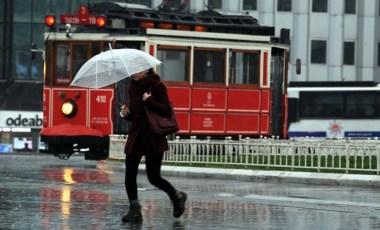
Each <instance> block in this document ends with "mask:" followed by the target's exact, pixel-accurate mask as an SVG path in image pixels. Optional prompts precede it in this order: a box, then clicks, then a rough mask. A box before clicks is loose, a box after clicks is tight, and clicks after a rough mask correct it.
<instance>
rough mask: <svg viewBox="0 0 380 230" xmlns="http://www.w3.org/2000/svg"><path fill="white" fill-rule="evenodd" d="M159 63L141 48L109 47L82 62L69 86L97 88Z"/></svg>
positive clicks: (159, 62)
mask: <svg viewBox="0 0 380 230" xmlns="http://www.w3.org/2000/svg"><path fill="white" fill-rule="evenodd" d="M159 64H161V61H160V60H158V59H157V58H155V57H153V56H151V55H150V54H148V53H145V52H143V51H141V50H136V49H111V50H108V51H106V52H103V53H100V54H98V55H96V56H94V57H92V58H91V59H90V60H88V61H87V62H86V63H84V65H83V66H82V67H81V68H80V69H79V71H78V73H77V74H76V75H75V78H74V80H73V81H72V82H71V84H70V86H79V87H85V88H96V89H98V88H102V87H105V86H107V85H111V84H113V83H116V82H118V81H120V80H123V79H124V78H126V77H129V76H131V75H133V74H135V73H138V72H141V71H144V70H147V69H150V68H153V67H155V66H157V65H159Z"/></svg>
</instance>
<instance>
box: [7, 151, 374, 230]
mask: <svg viewBox="0 0 380 230" xmlns="http://www.w3.org/2000/svg"><path fill="white" fill-rule="evenodd" d="M111 166H112V167H111ZM122 168H123V163H115V162H104V161H102V162H95V161H85V160H83V156H73V157H72V158H71V159H70V160H68V161H65V160H59V159H57V158H54V157H53V156H50V155H42V154H27V155H22V154H21V155H0V229H49V230H50V229H65V230H70V229H107V230H108V229H218V230H219V229H292V230H293V229H302V230H304V229H318V230H319V229H378V228H380V218H379V217H380V194H379V193H378V189H376V188H371V187H362V186H336V185H315V184H314V185H313V184H309V185H308V184H295V183H282V182H279V181H270V180H268V181H266V182H260V181H255V182H252V181H245V180H236V179H227V180H226V179H221V178H219V179H216V178H209V177H210V175H209V177H207V175H205V176H204V177H203V178H200V176H198V178H193V177H182V176H180V177H178V176H166V178H167V179H168V180H169V181H170V182H171V183H172V184H173V185H175V186H176V187H177V188H178V189H180V190H184V191H186V192H187V193H188V195H189V200H188V202H187V209H186V212H185V214H184V216H183V218H179V219H175V218H173V217H172V215H171V214H172V208H171V204H170V202H169V199H168V197H167V196H166V194H164V193H163V192H161V191H160V190H157V189H156V188H154V187H152V186H151V185H150V184H149V182H148V181H147V179H146V175H145V174H144V173H141V174H139V177H138V181H139V182H138V187H139V199H140V201H141V204H142V207H143V218H144V221H143V223H141V224H128V223H122V221H121V217H122V216H123V215H124V214H125V213H126V211H127V210H128V202H127V198H126V193H125V188H124V184H123V181H124V175H123V173H122ZM219 176H220V175H219Z"/></svg>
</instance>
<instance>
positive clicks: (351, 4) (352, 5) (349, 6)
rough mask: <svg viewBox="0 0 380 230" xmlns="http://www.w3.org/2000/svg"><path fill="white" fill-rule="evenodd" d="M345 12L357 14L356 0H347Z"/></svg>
mask: <svg viewBox="0 0 380 230" xmlns="http://www.w3.org/2000/svg"><path fill="white" fill-rule="evenodd" d="M344 13H345V14H355V13H356V0H345V2H344Z"/></svg>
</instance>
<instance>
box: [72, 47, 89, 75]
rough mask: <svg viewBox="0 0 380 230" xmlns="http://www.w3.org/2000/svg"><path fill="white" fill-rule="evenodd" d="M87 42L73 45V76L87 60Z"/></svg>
mask: <svg viewBox="0 0 380 230" xmlns="http://www.w3.org/2000/svg"><path fill="white" fill-rule="evenodd" d="M87 51H88V48H87V44H86V45H73V77H74V76H75V75H76V74H77V72H78V71H79V69H80V68H81V67H82V65H83V64H84V63H85V62H86V61H87Z"/></svg>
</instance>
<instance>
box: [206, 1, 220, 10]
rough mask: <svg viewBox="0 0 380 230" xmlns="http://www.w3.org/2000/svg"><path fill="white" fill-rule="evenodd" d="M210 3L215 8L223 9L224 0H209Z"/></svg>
mask: <svg viewBox="0 0 380 230" xmlns="http://www.w3.org/2000/svg"><path fill="white" fill-rule="evenodd" d="M208 5H209V6H210V7H211V8H214V9H222V0H208Z"/></svg>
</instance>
